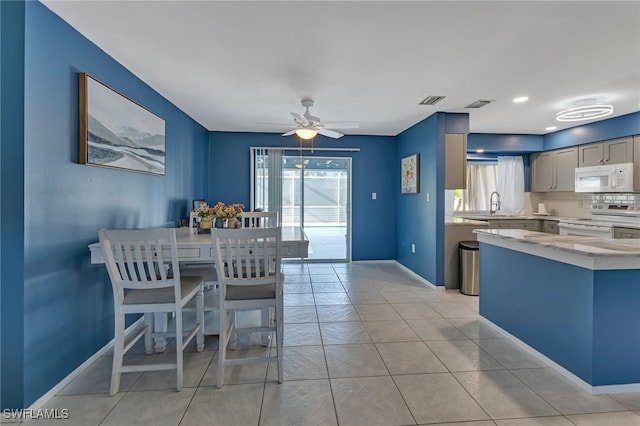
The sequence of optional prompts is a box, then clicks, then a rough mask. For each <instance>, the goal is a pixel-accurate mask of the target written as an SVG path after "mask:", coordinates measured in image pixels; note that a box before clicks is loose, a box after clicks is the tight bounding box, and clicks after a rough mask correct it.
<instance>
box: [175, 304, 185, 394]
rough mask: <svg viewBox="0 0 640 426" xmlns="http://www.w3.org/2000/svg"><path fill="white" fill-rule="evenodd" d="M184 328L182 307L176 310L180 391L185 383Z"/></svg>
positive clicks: (177, 362)
mask: <svg viewBox="0 0 640 426" xmlns="http://www.w3.org/2000/svg"><path fill="white" fill-rule="evenodd" d="M182 333H183V329H182V309H180V310H179V311H177V312H176V378H177V386H176V387H177V389H178V391H181V390H182V383H183V374H184V370H183V364H184V359H183V355H184V353H183V349H182V345H183V344H184V339H183V337H182Z"/></svg>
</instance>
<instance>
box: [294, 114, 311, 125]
mask: <svg viewBox="0 0 640 426" xmlns="http://www.w3.org/2000/svg"><path fill="white" fill-rule="evenodd" d="M291 115H292V116H293V121H295V122H296V123H298V124H300V125H301V126H308V125H309V120H307V117H305V116H304V115H300V114H298V113H296V112H292V113H291Z"/></svg>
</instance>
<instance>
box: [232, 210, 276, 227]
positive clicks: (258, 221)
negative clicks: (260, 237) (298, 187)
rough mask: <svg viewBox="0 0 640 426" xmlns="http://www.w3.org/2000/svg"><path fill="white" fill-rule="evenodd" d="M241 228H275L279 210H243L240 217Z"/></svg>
mask: <svg viewBox="0 0 640 426" xmlns="http://www.w3.org/2000/svg"><path fill="white" fill-rule="evenodd" d="M238 219H239V220H240V224H241V225H240V227H241V228H275V227H276V226H278V212H242V213H240V216H239V218H238Z"/></svg>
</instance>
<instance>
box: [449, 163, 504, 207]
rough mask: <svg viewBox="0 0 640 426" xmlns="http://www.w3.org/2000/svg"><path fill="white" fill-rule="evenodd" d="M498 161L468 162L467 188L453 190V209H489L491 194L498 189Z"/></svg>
mask: <svg viewBox="0 0 640 426" xmlns="http://www.w3.org/2000/svg"><path fill="white" fill-rule="evenodd" d="M497 177H498V163H495V162H491V163H488V162H482V163H480V162H478V163H476V162H467V177H466V182H467V189H456V190H454V191H452V192H453V194H452V195H453V211H454V212H462V211H485V210H486V211H488V210H489V196H490V195H491V193H492V192H493V191H496V190H497V188H498V186H497Z"/></svg>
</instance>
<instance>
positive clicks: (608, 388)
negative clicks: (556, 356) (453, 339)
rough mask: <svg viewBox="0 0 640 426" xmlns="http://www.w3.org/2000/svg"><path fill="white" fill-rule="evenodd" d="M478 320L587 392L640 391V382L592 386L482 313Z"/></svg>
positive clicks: (599, 393) (598, 393)
mask: <svg viewBox="0 0 640 426" xmlns="http://www.w3.org/2000/svg"><path fill="white" fill-rule="evenodd" d="M478 320H479V321H480V322H481V323H483V324H485V325H487V326H489V327H490V328H492V329H493V330H495V331H497V332H498V333H500V334H501V335H503V336H504V337H505V338H507V339H508V340H510V341H511V342H513V343H515V344H516V345H517V346H518V347H520V348H521V349H523V350H524V351H525V352H527V353H528V354H529V355H532V356H533V357H535V358H537V359H539V360H540V361H542V362H544V363H545V364H547V365H548V366H549V367H551V368H553V369H554V370H556V371H557V372H558V373H560V374H562V375H563V376H564V377H566V378H567V379H569V380H570V381H571V382H572V383H574V384H575V385H577V386H578V387H580V388H581V389H583V390H585V391H586V392H589V393H590V394H592V395H602V394H607V393H625V392H640V383H628V384H624V385H600V386H592V385H590V384H589V383H587V382H585V381H584V380H582V379H581V378H580V377H578V376H576V375H575V374H573V373H572V372H570V371H569V370H567V369H566V368H564V367H563V366H561V365H560V364H558V363H556V362H555V361H553V360H551V359H550V358H547V357H546V356H545V355H543V354H542V353H540V352H538V351H537V350H535V349H534V348H532V347H531V346H529V345H527V344H526V343H524V342H523V341H522V340H520V339H518V338H517V337H515V336H514V335H513V334H511V333H509V332H508V331H506V330H504V329H503V328H501V327H500V326H498V325H496V324H494V323H493V322H491V321H490V320H488V319H486V318H485V317H483V316H482V315H479V316H478Z"/></svg>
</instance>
